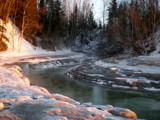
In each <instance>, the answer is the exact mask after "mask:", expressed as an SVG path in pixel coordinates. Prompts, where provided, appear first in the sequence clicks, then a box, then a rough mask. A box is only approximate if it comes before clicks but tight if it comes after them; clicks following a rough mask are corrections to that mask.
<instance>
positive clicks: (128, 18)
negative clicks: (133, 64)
mask: <svg viewBox="0 0 160 120" xmlns="http://www.w3.org/2000/svg"><path fill="white" fill-rule="evenodd" d="M159 5H160V3H159V0H141V1H139V0H131V2H127V1H121V2H118V1H117V0H112V1H111V2H110V5H109V7H108V8H107V9H106V10H104V11H103V14H104V15H106V16H108V17H107V18H103V19H106V21H107V22H104V21H100V20H99V21H98V22H97V21H96V20H95V18H94V14H93V8H94V6H96V5H94V4H90V3H89V2H88V1H83V3H78V2H74V3H73V5H72V7H70V8H68V7H67V6H66V4H65V2H62V1H60V0H40V1H38V2H37V0H1V1H0V19H1V20H3V21H5V23H7V22H8V21H9V20H10V21H12V22H13V23H14V24H15V25H16V26H17V27H18V28H19V30H20V32H21V34H22V36H23V37H24V38H25V39H27V40H28V41H29V42H30V43H32V44H33V45H35V46H36V45H39V44H40V46H41V47H42V48H44V49H48V50H55V48H56V46H58V45H60V44H64V45H65V46H67V47H69V48H71V49H73V50H74V48H75V47H76V45H77V44H76V42H77V40H79V41H80V42H79V44H81V46H83V45H87V44H89V43H90V42H92V41H94V39H97V36H98V44H97V45H96V46H92V47H93V48H94V47H95V51H94V54H97V55H100V56H108V55H114V54H117V53H121V52H123V51H132V53H133V54H149V53H150V52H152V51H154V50H155V45H156V40H155V39H154V33H156V32H157V30H158V28H159V25H160V17H159V16H160V6H159ZM0 28H1V29H0V33H1V34H0V50H1V51H5V50H7V45H6V44H5V43H6V41H8V40H7V37H6V36H5V35H4V34H3V32H4V31H5V28H3V26H0ZM97 31H100V32H97ZM97 33H98V34H97ZM92 34H93V35H92ZM94 34H95V35H94ZM37 38H40V41H38V42H39V43H37ZM73 46H74V47H73ZM79 51H81V50H79Z"/></svg>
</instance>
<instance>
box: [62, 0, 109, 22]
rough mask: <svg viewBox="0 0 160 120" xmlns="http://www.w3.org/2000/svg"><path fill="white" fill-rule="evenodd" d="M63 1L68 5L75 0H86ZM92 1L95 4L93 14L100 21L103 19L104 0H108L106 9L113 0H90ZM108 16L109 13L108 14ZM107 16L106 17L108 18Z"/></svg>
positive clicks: (78, 0) (106, 0)
mask: <svg viewBox="0 0 160 120" xmlns="http://www.w3.org/2000/svg"><path fill="white" fill-rule="evenodd" d="M62 1H66V3H67V5H68V6H70V5H71V4H73V3H74V2H75V1H77V2H80V1H81V2H82V1H84V0H62ZM88 1H90V3H91V4H94V6H93V14H94V17H95V19H96V21H97V22H98V21H99V20H101V21H102V20H103V6H104V5H103V3H104V1H105V2H106V4H107V5H106V9H107V7H108V5H109V3H110V1H111V0H88ZM106 16H107V15H106ZM106 19H107V18H105V20H106Z"/></svg>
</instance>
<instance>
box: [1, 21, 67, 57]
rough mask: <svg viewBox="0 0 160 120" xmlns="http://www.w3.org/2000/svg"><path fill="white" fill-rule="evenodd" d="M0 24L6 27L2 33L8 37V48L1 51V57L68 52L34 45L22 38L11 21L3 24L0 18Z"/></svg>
mask: <svg viewBox="0 0 160 120" xmlns="http://www.w3.org/2000/svg"><path fill="white" fill-rule="evenodd" d="M0 25H2V26H3V27H4V28H5V29H6V31H5V32H4V33H3V34H4V35H5V36H6V37H7V38H8V39H9V42H7V45H8V50H7V51H5V52H1V53H0V56H1V57H4V56H8V57H9V56H10V57H11V56H25V55H40V54H41V55H42V54H43V55H44V54H46V55H49V54H50V55H52V54H65V53H70V50H62V51H57V52H53V51H47V50H43V49H41V48H39V47H35V46H33V45H31V44H30V43H29V42H28V41H26V40H25V39H24V38H23V36H22V35H21V34H20V31H19V30H18V28H17V27H16V26H15V25H14V24H12V22H10V21H9V22H8V23H7V24H4V23H3V21H2V20H0Z"/></svg>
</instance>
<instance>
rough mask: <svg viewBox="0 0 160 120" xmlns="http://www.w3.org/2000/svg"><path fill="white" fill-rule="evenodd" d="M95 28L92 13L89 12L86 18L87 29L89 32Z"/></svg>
mask: <svg viewBox="0 0 160 120" xmlns="http://www.w3.org/2000/svg"><path fill="white" fill-rule="evenodd" d="M96 27H97V24H96V21H95V20H94V16H93V12H92V10H90V12H89V17H88V28H89V30H92V29H95V28H96Z"/></svg>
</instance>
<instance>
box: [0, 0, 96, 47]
mask: <svg viewBox="0 0 160 120" xmlns="http://www.w3.org/2000/svg"><path fill="white" fill-rule="evenodd" d="M80 9H81V10H80ZM82 9H83V10H82ZM67 12H68V11H67V9H66V7H65V5H64V4H63V3H62V2H61V1H60V0H39V1H37V0H1V1H0V19H2V20H3V21H4V22H5V23H7V22H8V20H11V21H12V22H13V23H14V24H15V25H16V26H17V27H18V28H19V30H20V31H21V34H22V36H23V37H25V38H26V39H27V40H28V41H29V42H31V43H34V42H35V41H34V38H33V36H39V37H42V38H47V37H48V38H49V37H50V38H53V39H49V41H54V38H57V37H62V36H70V37H71V38H74V37H75V36H76V35H77V34H78V30H80V29H87V30H90V29H94V28H96V26H97V24H96V22H95V20H94V17H93V11H92V6H91V5H90V4H89V3H86V2H84V3H83V5H82V6H79V5H78V3H74V5H73V10H71V11H69V14H68V15H67V14H66V13H67ZM20 42H21V41H20ZM44 42H45V41H44ZM49 44H50V43H49Z"/></svg>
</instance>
